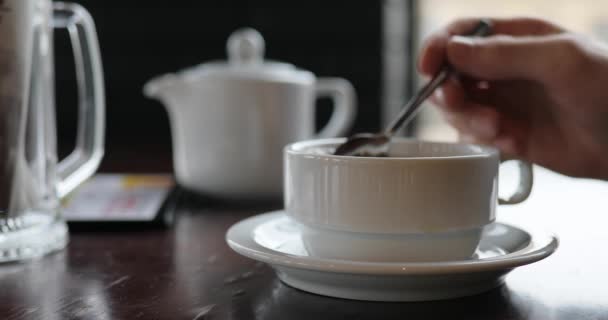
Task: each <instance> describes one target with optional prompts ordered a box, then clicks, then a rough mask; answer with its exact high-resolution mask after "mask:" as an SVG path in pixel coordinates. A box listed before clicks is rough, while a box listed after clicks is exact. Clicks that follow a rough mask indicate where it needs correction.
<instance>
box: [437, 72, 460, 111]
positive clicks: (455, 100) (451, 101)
mask: <svg viewBox="0 0 608 320" xmlns="http://www.w3.org/2000/svg"><path fill="white" fill-rule="evenodd" d="M439 98H441V100H442V104H441V107H442V108H444V109H445V110H446V111H449V112H457V111H459V110H461V109H462V107H463V105H464V102H465V98H466V94H465V92H464V89H463V88H462V85H461V84H460V82H459V80H458V79H457V78H456V77H449V78H448V79H447V80H446V81H445V82H444V83H443V85H442V86H441V89H440V90H439Z"/></svg>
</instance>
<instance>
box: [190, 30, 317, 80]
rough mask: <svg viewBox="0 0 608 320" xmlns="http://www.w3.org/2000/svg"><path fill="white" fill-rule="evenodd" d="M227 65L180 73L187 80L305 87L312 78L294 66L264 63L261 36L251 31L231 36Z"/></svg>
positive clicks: (263, 47) (214, 64)
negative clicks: (212, 78) (248, 81)
mask: <svg viewBox="0 0 608 320" xmlns="http://www.w3.org/2000/svg"><path fill="white" fill-rule="evenodd" d="M226 49H227V51H228V61H225V62H224V61H221V62H208V63H204V64H201V65H199V66H197V67H195V68H193V69H190V70H187V71H185V72H182V75H183V76H184V77H185V78H186V79H189V80H197V79H200V78H202V77H208V76H227V77H233V78H245V79H257V80H268V81H279V82H298V83H299V82H304V83H309V82H311V81H312V80H313V79H314V75H313V74H312V73H311V72H309V71H305V70H301V69H297V68H296V67H295V66H294V65H292V64H289V63H283V62H276V61H269V60H264V51H265V44H264V38H263V37H262V35H261V34H260V33H259V32H258V31H256V30H254V29H251V28H244V29H239V30H237V31H235V32H233V33H232V34H231V35H230V37H229V38H228V42H227V44H226Z"/></svg>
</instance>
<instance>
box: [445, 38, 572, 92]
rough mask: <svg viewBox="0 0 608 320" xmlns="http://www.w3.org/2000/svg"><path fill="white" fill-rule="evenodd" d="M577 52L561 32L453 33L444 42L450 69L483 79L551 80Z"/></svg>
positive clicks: (569, 63) (564, 68)
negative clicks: (528, 34) (515, 34)
mask: <svg viewBox="0 0 608 320" xmlns="http://www.w3.org/2000/svg"><path fill="white" fill-rule="evenodd" d="M578 53H580V50H579V49H578V47H577V46H576V42H575V41H573V40H572V38H569V37H563V36H542V37H511V36H502V35H499V36H492V37H488V38H471V37H462V36H454V37H452V38H451V39H450V40H449V42H448V44H447V59H448V61H449V62H450V64H451V65H452V66H453V67H454V69H456V70H457V71H459V72H461V73H464V74H467V75H470V76H472V77H475V78H481V79H486V80H504V79H512V78H520V79H521V78H524V79H529V80H538V81H552V80H555V77H556V76H559V73H560V72H562V71H564V70H565V71H567V70H566V69H568V67H569V66H571V65H572V63H573V62H577V61H575V60H576V59H579V56H581V55H580V54H578Z"/></svg>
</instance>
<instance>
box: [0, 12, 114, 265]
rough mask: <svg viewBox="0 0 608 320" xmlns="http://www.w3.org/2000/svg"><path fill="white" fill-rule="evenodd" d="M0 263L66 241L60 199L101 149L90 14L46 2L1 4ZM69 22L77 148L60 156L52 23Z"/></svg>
mask: <svg viewBox="0 0 608 320" xmlns="http://www.w3.org/2000/svg"><path fill="white" fill-rule="evenodd" d="M0 6H2V8H1V10H0V38H1V39H2V42H1V44H0V262H7V261H16V260H22V259H27V258H33V257H39V256H42V255H44V254H46V253H48V252H51V251H55V250H59V249H61V248H63V247H65V245H66V244H67V238H68V236H67V226H66V224H65V223H64V222H63V220H62V219H61V215H60V212H59V203H60V199H61V197H63V196H65V195H66V194H67V193H68V192H69V191H71V190H72V189H73V188H74V187H76V186H77V185H78V184H80V183H82V181H84V180H85V179H86V178H88V177H89V176H90V175H92V174H93V172H94V171H95V170H96V169H97V167H98V165H99V162H100V159H101V155H102V153H103V147H102V144H103V130H104V127H103V122H104V119H103V116H104V101H103V82H102V73H101V62H100V58H99V49H98V45H97V37H96V35H95V28H94V26H93V23H92V19H91V18H90V16H89V15H88V13H87V12H86V11H85V10H84V9H83V8H82V7H80V6H78V5H74V4H65V3H55V4H53V2H51V1H50V0H5V1H2V2H0ZM54 26H59V27H64V28H67V29H68V31H69V33H70V36H71V39H72V45H73V49H74V56H75V57H76V70H77V79H78V87H79V92H78V95H79V98H80V118H79V128H78V133H77V135H78V136H77V146H76V150H75V151H74V152H73V153H72V154H71V155H70V156H69V157H68V158H66V159H65V160H63V161H61V162H58V159H57V147H56V146H57V141H56V121H55V105H54V101H55V95H54V91H55V89H54V60H53V28H54Z"/></svg>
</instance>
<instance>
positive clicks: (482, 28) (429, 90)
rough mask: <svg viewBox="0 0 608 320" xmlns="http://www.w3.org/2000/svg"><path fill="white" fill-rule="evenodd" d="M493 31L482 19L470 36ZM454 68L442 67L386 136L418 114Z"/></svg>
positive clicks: (406, 106) (404, 110)
mask: <svg viewBox="0 0 608 320" xmlns="http://www.w3.org/2000/svg"><path fill="white" fill-rule="evenodd" d="M491 31H492V23H491V22H490V21H489V20H486V19H482V20H481V21H479V23H478V24H477V25H476V26H475V28H474V29H473V30H472V31H471V32H470V33H468V34H467V35H469V36H479V37H484V36H487V35H488V34H490V32H491ZM451 71H452V68H451V67H450V66H449V65H448V64H447V63H446V64H444V65H443V67H441V70H440V71H439V73H437V74H436V75H435V76H434V77H433V78H432V79H431V80H430V81H429V82H427V83H426V84H425V85H424V86H423V87H422V89H420V90H419V91H418V93H416V95H414V96H413V97H412V99H410V100H409V101H408V103H407V104H406V105H405V106H404V107H403V108H402V109H401V111H400V113H399V115H398V116H397V118H395V120H393V122H391V124H390V125H389V126H388V127H387V128H386V130H384V134H385V135H387V136H389V137H390V136H392V135H393V134H395V132H396V131H397V130H399V128H401V127H402V126H403V125H404V124H406V123H408V122H409V121H410V120H411V119H412V118H413V117H414V115H415V114H416V112H417V111H418V110H419V109H420V106H421V105H422V102H424V100H426V99H427V98H428V97H429V96H430V95H431V94H433V91H435V89H437V87H439V86H440V85H441V84H442V83H443V82H444V81H445V80H446V79H447V78H448V76H449V75H450V73H451Z"/></svg>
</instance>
